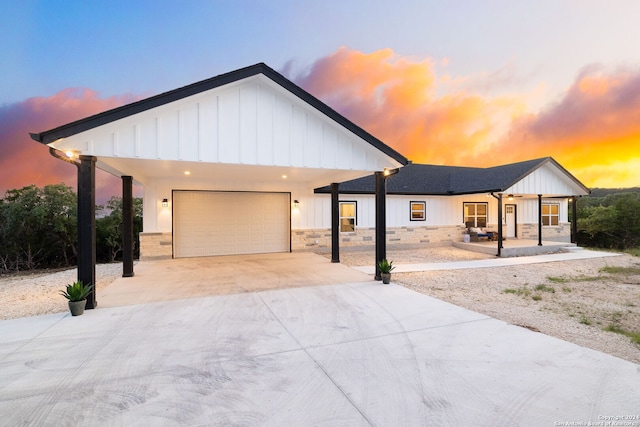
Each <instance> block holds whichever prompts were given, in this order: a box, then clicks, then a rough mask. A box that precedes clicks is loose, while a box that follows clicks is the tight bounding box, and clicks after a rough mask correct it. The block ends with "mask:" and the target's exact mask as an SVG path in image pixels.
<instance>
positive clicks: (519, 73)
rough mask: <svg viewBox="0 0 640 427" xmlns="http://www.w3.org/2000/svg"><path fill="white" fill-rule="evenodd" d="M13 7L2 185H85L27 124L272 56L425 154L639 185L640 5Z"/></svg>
mask: <svg viewBox="0 0 640 427" xmlns="http://www.w3.org/2000/svg"><path fill="white" fill-rule="evenodd" d="M0 20H1V25H0V44H1V46H2V55H0V70H2V74H1V75H2V79H0V197H1V194H3V193H4V191H5V190H7V189H11V188H19V187H23V186H25V185H29V184H36V185H39V186H42V185H46V184H50V183H57V182H65V183H67V184H68V185H72V186H73V187H75V170H74V168H73V166H71V165H68V164H64V163H63V162H60V161H58V160H55V159H53V158H51V157H50V156H49V154H48V152H47V149H46V148H45V147H43V146H40V145H39V144H37V143H36V142H34V141H32V140H31V139H30V138H29V136H28V132H40V131H43V130H47V129H50V128H52V127H55V126H58V125H61V124H64V123H67V122H69V121H72V120H75V119H79V118H82V117H86V116H88V115H90V114H94V113H97V112H100V111H104V110H106V109H109V108H113V107H116V106H119V105H123V104H125V103H128V102H132V101H134V100H137V99H141V98H145V97H148V96H151V95H154V94H158V93H161V92H165V91H168V90H171V89H175V88H177V87H181V86H184V85H187V84H190V83H193V82H196V81H199V80H202V79H205V78H209V77H212V76H215V75H218V74H221V73H225V72H228V71H231V70H235V69H238V68H241V67H245V66H248V65H252V64H255V63H258V62H265V63H267V64H268V65H270V66H271V67H273V68H275V69H276V70H278V71H280V72H281V73H283V74H284V75H285V76H286V77H288V78H290V79H291V80H293V81H294V82H296V83H297V84H299V85H300V86H302V87H303V88H305V89H306V90H308V91H309V92H311V93H312V94H313V95H315V96H317V97H318V98H320V99H321V100H323V101H324V102H326V103H328V104H329V105H330V106H332V107H333V108H334V109H336V110H337V111H339V112H340V113H342V114H343V115H345V116H346V117H347V118H349V119H351V120H352V121H354V122H355V123H356V124H358V125H360V126H362V127H364V128H365V129H366V130H368V131H369V132H370V133H372V134H373V135H375V136H377V137H378V138H380V139H381V140H383V141H384V142H385V143H387V144H388V145H390V146H392V147H394V148H395V149H396V150H398V151H400V152H401V153H402V154H404V155H406V156H407V157H408V158H410V159H411V160H413V161H414V162H419V163H431V164H445V165H461V166H493V165H498V164H505V163H511V162H516V161H521V160H527V159H533V158H539V157H546V156H552V157H554V158H555V159H556V160H557V161H559V162H560V163H561V164H562V165H563V166H565V167H566V168H567V169H568V170H569V171H570V172H571V173H573V174H574V175H575V176H576V177H577V178H578V179H580V180H581V181H582V182H583V183H585V184H586V185H587V186H589V187H633V186H640V43H639V41H640V25H639V23H640V2H638V1H636V0H611V1H603V0H602V1H595V0H580V1H577V0H575V1H562V0H555V1H552V0H548V1H547V0H537V1H529V0H519V1H515V2H514V1H511V0H509V1H508V0H504V1H497V0H487V1H475V0H466V1H456V0H453V1H446V2H445V1H430V0H420V1H412V0H411V1H401V2H398V1H397V0H396V1H376V0H367V1H360V0H353V1H352V0H341V1H333V0H323V1H315V2H310V1H302V0H298V1H293V0H291V1H282V0H269V1H266V0H263V1H257V0H256V1H242V0H229V1H216V0H211V1H195V0H194V1H189V2H184V1H161V0H153V1H151V0H149V1H141V0H139V1H129V0H128V1H108V2H107V1H104V2H101V1H53V0H52V1H29V0H21V1H15V2H9V1H0ZM118 183H119V181H118V180H117V179H114V178H111V177H109V176H107V175H106V174H101V175H99V176H98V186H99V190H98V193H99V199H100V197H102V200H104V198H105V197H107V195H108V194H111V193H113V192H114V188H117V185H118Z"/></svg>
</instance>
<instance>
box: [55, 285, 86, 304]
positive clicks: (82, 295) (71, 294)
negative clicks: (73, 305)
mask: <svg viewBox="0 0 640 427" xmlns="http://www.w3.org/2000/svg"><path fill="white" fill-rule="evenodd" d="M91 288H93V285H84V284H83V283H82V282H81V281H79V282H73V283H71V284H70V285H67V288H66V290H64V291H60V295H62V296H63V297H65V298H66V299H68V300H69V301H72V302H75V301H82V300H84V299H86V298H87V296H89V294H90V293H91Z"/></svg>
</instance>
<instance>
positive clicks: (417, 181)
mask: <svg viewBox="0 0 640 427" xmlns="http://www.w3.org/2000/svg"><path fill="white" fill-rule="evenodd" d="M545 164H552V165H554V166H556V167H558V168H559V169H560V170H561V171H562V172H563V173H564V174H566V175H567V176H568V177H569V178H570V179H571V180H572V181H574V182H575V183H576V184H577V185H578V186H579V187H580V188H581V189H583V190H584V192H585V193H586V194H588V193H589V192H590V190H589V189H588V188H587V187H585V186H584V185H583V184H582V183H581V182H580V181H578V180H577V179H576V178H575V177H574V176H573V175H571V174H570V173H569V172H568V171H567V170H566V169H564V168H563V167H562V166H561V165H560V164H559V163H558V162H556V161H555V160H554V159H553V158H551V157H544V158H541V159H534V160H527V161H524V162H519V163H510V164H507V165H501V166H494V167H490V168H474V167H461V166H438V165H421V164H413V163H410V164H408V165H407V166H405V167H403V168H401V169H400V171H399V173H397V174H396V175H391V176H390V177H389V178H387V194H400V195H429V196H455V195H463V194H477V193H500V192H504V191H506V190H507V189H508V188H510V187H512V186H513V185H514V184H516V183H517V182H518V181H520V180H522V179H523V178H524V177H526V176H527V175H530V174H531V173H533V172H534V171H536V170H537V169H539V168H541V167H542V166H544V165H545ZM330 192H331V188H330V187H328V186H327V187H321V188H316V189H315V193H330ZM340 193H343V194H374V193H375V181H374V177H373V175H369V176H366V177H363V178H358V179H354V180H351V181H347V182H343V183H341V184H340Z"/></svg>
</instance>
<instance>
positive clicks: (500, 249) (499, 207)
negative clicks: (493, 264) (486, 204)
mask: <svg viewBox="0 0 640 427" xmlns="http://www.w3.org/2000/svg"><path fill="white" fill-rule="evenodd" d="M498 256H502V193H498Z"/></svg>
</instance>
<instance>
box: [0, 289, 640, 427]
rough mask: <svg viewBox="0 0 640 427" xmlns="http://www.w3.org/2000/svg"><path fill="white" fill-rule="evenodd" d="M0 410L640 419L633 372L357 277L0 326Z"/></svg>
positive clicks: (54, 414)
mask: <svg viewBox="0 0 640 427" xmlns="http://www.w3.org/2000/svg"><path fill="white" fill-rule="evenodd" d="M178 283H179V282H178ZM178 283H176V286H177V285H178ZM0 414H1V416H0V419H1V420H2V421H1V422H0V424H2V425H9V426H14V425H37V426H49V425H50V426H54V425H55V426H64V425H68V426H100V425H112V426H149V425H153V426H162V425H186V426H203V425H207V426H208V425H223V426H230V425H242V426H244V425H246V426H253V425H267V426H312V425H326V426H369V425H374V426H425V425H427V426H431V425H433V426H461V425H465V426H466V425H473V426H510V427H512V426H558V425H578V424H575V423H579V422H584V423H585V424H583V425H587V424H586V423H587V422H589V421H591V422H599V421H602V420H603V418H602V417H615V416H621V415H626V416H636V417H637V416H639V415H640V366H639V365H636V364H633V363H630V362H626V361H624V360H621V359H617V358H615V357H612V356H609V355H606V354H603V353H600V352H596V351H593V350H589V349H586V348H582V347H579V346H577V345H574V344H571V343H568V342H565V341H561V340H558V339H555V338H551V337H549V336H546V335H543V334H540V333H535V332H531V331H529V330H527V329H523V328H520V327H517V326H512V325H508V324H506V323H504V322H502V321H498V320H495V319H492V318H490V317H487V316H485V315H481V314H478V313H475V312H471V311H468V310H465V309H462V308H459V307H456V306H454V305H451V304H448V303H445V302H442V301H439V300H436V299H433V298H430V297H427V296H425V295H421V294H418V293H415V292H413V291H411V290H408V289H405V288H403V287H400V286H396V285H393V284H392V285H381V284H379V283H378V282H374V281H367V282H361V283H351V284H343V285H327V286H311V287H302V288H291V289H279V290H267V291H262V292H248V293H243V294H234V295H222V296H206V297H201V298H196V299H183V300H176V301H164V302H156V303H146V304H140V305H130V306H122V307H113V308H101V309H97V310H91V311H88V312H86V313H85V314H84V315H83V316H81V317H70V316H69V315H67V314H56V315H48V316H39V317H32V318H24V319H16V320H5V321H2V322H0ZM567 422H569V423H574V424H559V423H567ZM635 422H636V425H637V423H638V419H637V418H636V420H635ZM603 425H604V424H603Z"/></svg>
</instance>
